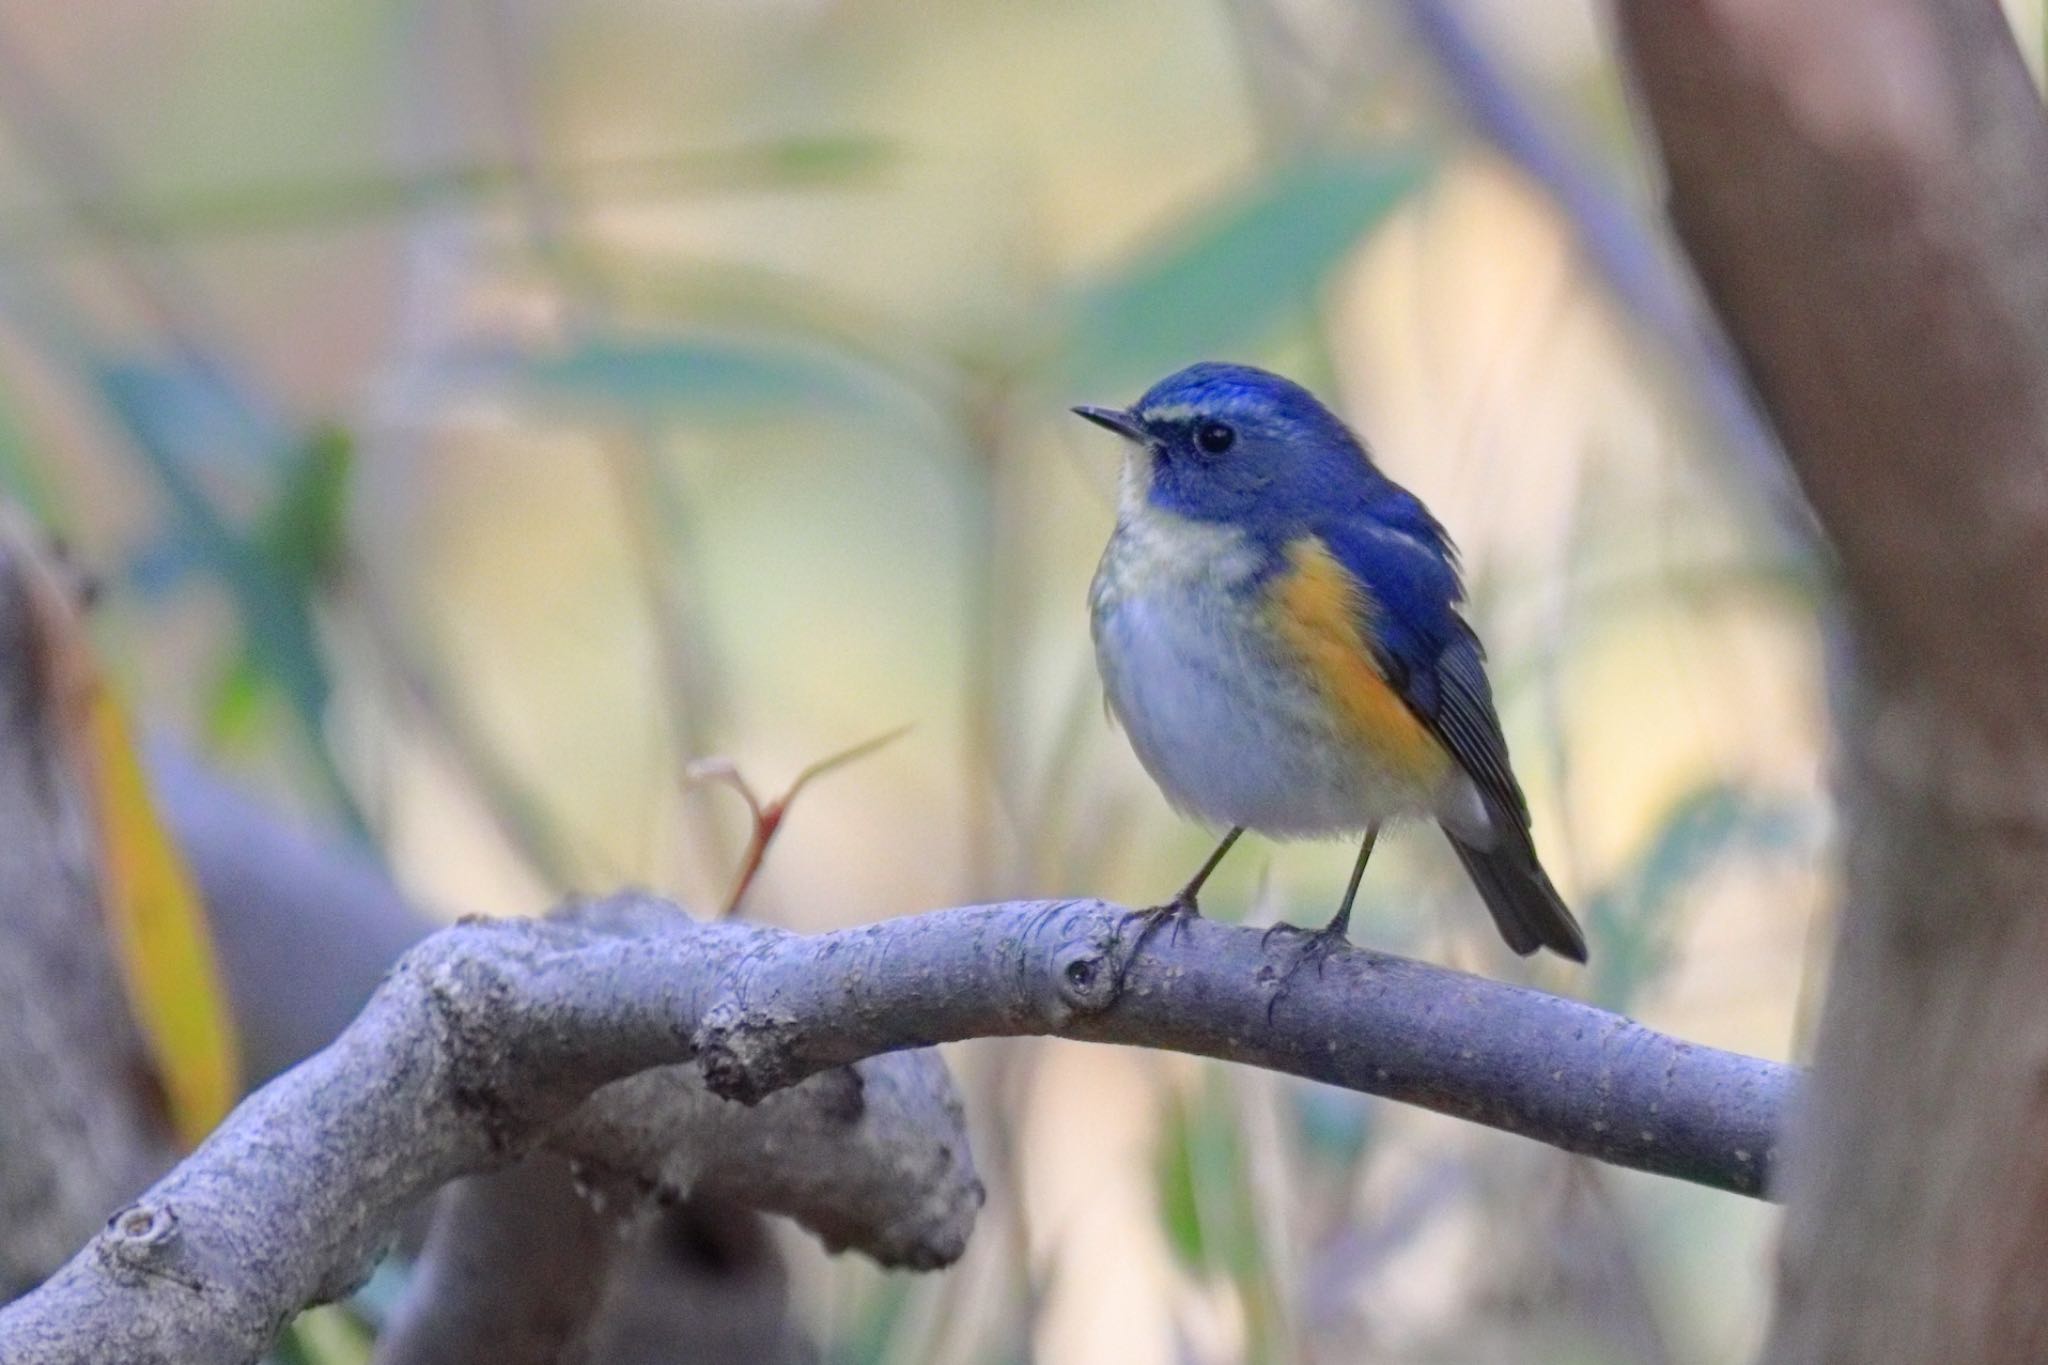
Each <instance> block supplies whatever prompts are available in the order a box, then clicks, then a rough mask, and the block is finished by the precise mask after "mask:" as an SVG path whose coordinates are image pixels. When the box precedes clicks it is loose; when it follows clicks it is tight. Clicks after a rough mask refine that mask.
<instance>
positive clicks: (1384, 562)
mask: <svg viewBox="0 0 2048 1365" xmlns="http://www.w3.org/2000/svg"><path fill="white" fill-rule="evenodd" d="M1317 532H1318V534H1319V535H1321V536H1322V538H1323V541H1324V543H1325V544H1327V545H1328V546H1329V547H1330V553H1331V554H1333V555H1335V556H1336V557H1337V559H1338V561H1339V562H1340V563H1342V564H1343V565H1344V567H1345V568H1346V569H1347V570H1349V571H1350V572H1351V574H1352V575H1353V576H1354V577H1356V578H1357V579H1358V580H1359V582H1361V583H1363V584H1364V585H1365V589H1366V594H1367V596H1368V597H1369V599H1370V601H1369V602H1368V603H1367V605H1366V611H1367V613H1368V616H1369V619H1368V620H1367V621H1365V622H1364V623H1363V624H1364V626H1365V630H1364V634H1365V636H1366V638H1367V639H1369V640H1371V641H1372V642H1373V653H1374V656H1375V658H1376V659H1377V660H1378V662H1379V665H1380V669H1381V671H1382V672H1383V673H1384V674H1385V675H1386V678H1387V681H1388V682H1389V684H1391V685H1392V686H1393V688H1394V690H1395V691H1396V692H1398V693H1399V694H1400V696H1401V699H1402V700H1403V701H1405V702H1406V703H1407V704H1408V708H1409V710H1411V711H1413V712H1414V713H1415V715H1416V717H1417V718H1418V719H1419V720H1421V721H1422V723H1423V724H1424V725H1426V726H1428V727H1429V730H1430V733H1431V734H1433V735H1435V736H1436V738H1437V740H1438V742H1440V743H1441V744H1442V745H1443V746H1444V748H1446V749H1448V750H1449V751H1450V753H1451V756H1452V757H1453V758H1455V759H1456V760H1457V762H1458V765H1459V766H1460V767H1461V768H1463V769H1464V770H1465V774H1466V776H1468V777H1470V778H1471V779H1472V783H1473V785H1474V786H1475V787H1477V788H1478V790H1479V796H1480V800H1481V801H1482V802H1483V803H1484V804H1485V806H1486V813H1487V824H1488V825H1489V827H1490V829H1489V831H1488V834H1487V835H1486V836H1485V837H1482V838H1478V839H1476V840H1473V841H1471V842H1468V838H1469V837H1470V836H1471V833H1472V832H1471V831H1469V830H1468V831H1466V832H1465V835H1464V836H1461V835H1460V833H1459V832H1458V831H1456V830H1452V829H1450V828H1448V827H1446V829H1445V830H1444V833H1445V834H1446V835H1448V836H1449V838H1450V841H1451V847H1452V849H1454V850H1455V851H1456V852H1457V855H1458V859H1459V861H1460V862H1462V863H1463V864H1464V865H1465V870H1466V872H1467V873H1469V874H1470V875H1471V877H1472V882H1473V885H1475V886H1476V887H1478V889H1479V895H1480V899H1481V900H1483V901H1485V902H1486V908H1487V910H1488V911H1490V912H1491V913H1492V915H1493V922H1494V924H1495V925H1496V926H1498V928H1499V929H1500V933H1501V937H1502V938H1504V939H1506V940H1507V943H1508V946H1509V947H1510V948H1513V949H1514V950H1515V951H1516V952H1518V953H1524V954H1526V953H1532V952H1534V951H1536V949H1537V948H1539V947H1542V948H1549V949H1551V950H1552V951H1553V952H1556V953H1559V954H1562V955H1563V956H1564V957H1567V958H1569V959H1571V960H1572V961H1574V962H1584V961H1585V960H1586V937H1585V935H1584V934H1583V933H1582V932H1581V931H1580V929H1579V926H1578V922H1577V921H1576V920H1574V919H1573V918H1572V913H1571V911H1570V910H1568V909H1566V908H1565V904H1564V901H1563V900H1562V899H1561V898H1560V897H1559V896H1558V894H1557V888H1556V887H1554V886H1552V885H1551V883H1550V878H1549V877H1548V876H1546V875H1545V874H1544V871H1543V865H1542V863H1541V862H1540V861H1539V860H1538V859H1537V856H1536V841H1535V839H1534V837H1533V836H1532V835H1531V833H1530V830H1529V804H1528V802H1527V801H1525V800H1523V799H1522V788H1521V785H1520V784H1519V783H1517V782H1516V781H1515V774H1514V771H1513V770H1512V769H1511V768H1510V767H1509V766H1508V742H1507V739H1506V737H1505V736H1503V735H1502V734H1501V729H1500V717H1499V716H1498V715H1496V714H1495V712H1494V709H1493V689H1492V688H1491V687H1489V686H1488V685H1487V682H1486V656H1485V651H1484V650H1482V649H1481V648H1480V645H1479V637H1477V636H1476V635H1474V634H1473V633H1472V629H1471V627H1470V626H1467V625H1466V624H1465V619H1464V617H1462V616H1460V615H1459V614H1458V603H1459V602H1460V601H1461V600H1463V598H1464V595H1465V591H1464V585H1463V584H1462V583H1460V582H1459V581H1458V563H1457V558H1456V554H1455V552H1454V551H1453V550H1452V548H1451V543H1450V541H1449V539H1448V538H1446V537H1445V535H1444V532H1443V528H1442V527H1441V526H1439V525H1437V523H1436V521H1435V520H1434V519H1433V518H1432V517H1431V516H1430V515H1429V513H1428V512H1427V511H1425V510H1423V507H1422V504H1421V503H1420V502H1418V501H1416V499H1415V498H1414V497H1413V496H1412V495H1410V494H1408V493H1406V492H1403V491H1401V490H1398V489H1395V490H1392V491H1391V493H1390V494H1389V496H1388V497H1385V498H1382V499H1381V500H1380V502H1379V503H1378V504H1377V505H1376V506H1374V507H1373V508H1372V509H1370V511H1369V512H1365V513H1354V514H1352V515H1350V516H1345V517H1332V518H1330V520H1329V523H1328V524H1326V525H1324V526H1321V527H1318V528H1317Z"/></svg>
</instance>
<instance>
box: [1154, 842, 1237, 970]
mask: <svg viewBox="0 0 2048 1365" xmlns="http://www.w3.org/2000/svg"><path fill="white" fill-rule="evenodd" d="M1243 833H1244V826H1243V825H1236V826H1233V827H1232V828H1231V831H1230V833H1228V834H1226V835H1224V836H1223V842H1222V843H1220V844H1218V845H1216V851H1215V852H1214V853H1211V854H1210V855H1209V857H1208V859H1207V861H1205V862H1204V863H1203V864H1202V865H1201V867H1199V868H1197V869H1196V870H1195V875H1194V876H1192V877H1190V878H1188V884H1187V885H1186V886H1183V887H1182V888H1181V889H1180V890H1179V891H1178V892H1176V893H1175V894H1174V897H1173V899H1172V900H1170V901H1168V902H1166V904H1164V905H1155V906H1153V907H1152V908H1151V909H1150V910H1141V911H1139V912H1138V916H1139V918H1140V919H1142V920H1143V921H1144V924H1143V926H1142V927H1140V929H1139V930H1138V943H1139V944H1143V943H1144V942H1145V940H1146V939H1147V938H1148V937H1150V936H1151V933H1152V931H1153V930H1154V929H1157V928H1158V927H1159V926H1160V925H1161V924H1164V923H1166V922H1168V921H1171V922H1172V924H1173V932H1174V934H1175V936H1176V937H1178V935H1179V934H1180V924H1181V921H1182V920H1184V919H1188V918H1190V917H1193V916H1198V915H1200V914H1201V913H1202V912H1201V911H1200V910H1199V909H1198V908H1196V905H1195V897H1197V896H1199V895H1200V894H1201V893H1202V883H1204V882H1206V881H1208V880H1209V874H1210V873H1212V872H1214V871H1215V870H1216V865H1217V864H1218V863H1220V862H1222V861H1223V855H1224V854H1226V853H1228V852H1230V846H1231V845H1232V844H1234V843H1236V842H1237V840H1238V836H1239V835H1241V834H1243Z"/></svg>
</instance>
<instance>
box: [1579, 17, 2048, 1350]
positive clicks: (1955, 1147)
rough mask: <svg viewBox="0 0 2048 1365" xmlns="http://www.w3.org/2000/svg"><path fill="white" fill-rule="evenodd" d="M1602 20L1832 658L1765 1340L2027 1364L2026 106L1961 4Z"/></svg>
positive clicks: (2047, 939) (2035, 1093)
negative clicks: (1737, 382)
mask: <svg viewBox="0 0 2048 1365" xmlns="http://www.w3.org/2000/svg"><path fill="white" fill-rule="evenodd" d="M1618 13H1619V17H1620V20H1621V30H1622V35H1623V38H1624V42H1625V47H1626V52H1627V57H1628V61H1629V63H1630V65H1631V67H1632V69H1633V74H1634V78H1635V82H1636V87H1637V89H1638V91H1639V94H1640V97H1641V101H1642V104H1643V107H1644V109H1645V110H1646V112H1647V114H1648V117H1649V120H1650V123H1651V124H1652V126H1653V127H1654V129H1655V132H1656V136H1657V140H1658V143H1659V145H1660V147H1661V148H1662V152H1663V157H1664V161H1665V164H1666V166H1667V168H1668V172H1669V179H1670V208H1671V215H1672V218H1673V220H1674V222H1675V223H1676V225H1677V227H1678V231H1679V234H1680V236H1681V237H1682V238H1683V240H1684V243H1685V245H1686V247H1687V249H1688V250H1689V252H1690V253H1691V255H1692V258H1693V260H1694V261H1695V263H1696V264H1697V266H1698V268H1699V273H1700V277H1701V280H1702V281H1703V283H1704V285H1705V287H1706V290H1707V292H1708V294H1709V296H1710V297H1711V299H1712V300H1713V302H1714V304H1715V306H1716V307H1717V308H1718V309H1719V311H1720V313H1721V315H1722V317H1723V319H1724V321H1725V322H1726V324H1727V326H1728V328H1729V331H1730V333H1731V335H1732V336H1733V337H1734V339H1735V341H1736V343H1737V344H1738V346H1739V348H1740V349H1741V351H1742V353H1743V355H1744V356H1745V358H1746V361H1747V364H1748V367H1749V370H1750V373H1751V375H1752V376H1753V378H1754V380H1755V383H1756V386H1757V388H1758V391H1759V392H1760V393H1761V395H1762V397H1763V399H1764V401H1765V404H1766V406H1767V407H1768V409H1769V411H1770V412H1771V414H1772V416H1773V418H1774V420H1775V422H1776V424H1777V427H1778V429H1779V432H1780V434H1781V435H1782V437H1783V440H1784V444H1785V448H1786V451H1787V454H1788V455H1789V456H1790V458H1791V460H1792V463H1793V466H1794V469H1795V471H1796V473H1797V474H1798V476H1799V478H1800V480H1801V482H1802V483H1803V485H1804V487H1805V490H1806V492H1807V495H1808V497H1809V498H1810V500H1811V502H1812V504H1813V507H1814V510H1815V512H1816V513H1817V514H1818V516H1819V518H1820V520H1821V522H1822V523H1823V525H1824V526H1825V528H1826V531H1827V533H1828V534H1829V536H1830V537H1831V539H1832V542H1833V544H1834V546H1835V548H1836V551H1837V552H1838V554H1839V556H1840V575H1841V582H1842V587H1843V590H1844V596H1845V599H1846V603H1847V607H1848V611H1849V614H1850V621H1851V625H1852V628H1853V631H1854V640H1855V651H1856V654H1857V656H1858V664H1859V674H1860V675H1859V678H1858V680H1857V685H1856V697H1855V699H1854V701H1853V703H1852V704H1851V705H1849V706H1848V707H1846V708H1844V709H1843V710H1842V712H1841V714H1839V715H1838V717H1837V726H1838V733H1839V738H1840V742H1841V750H1842V752H1841V759H1840V770H1841V771H1840V782H1841V786H1842V790H1843V804H1844V813H1845V839H1846V855H1847V856H1846V874H1847V880H1846V887H1845V899H1846V909H1845V911H1844V914H1843V919H1842V926H1841V931H1840V939H1839V942H1838V944H1837V947H1836V954H1835V959H1834V964H1833V971H1832V984H1831V988H1830V991H1829V994H1828V998H1827V1003H1826V1006H1825V1009H1824V1012H1823V1017H1822V1021H1821V1027H1820V1033H1819V1041H1818V1052H1817V1060H1816V1067H1815V1076H1814V1083H1813V1086H1812V1088H1811V1091H1810V1095H1809V1098H1808V1099H1807V1101H1806V1103H1805V1104H1804V1106H1803V1110H1804V1116H1803V1119H1802V1121H1801V1123H1800V1124H1799V1126H1798V1128H1797V1130H1796V1134H1795V1137H1794V1139H1793V1142H1792V1145H1791V1148H1790V1152H1789V1155H1788V1158H1787V1162H1786V1167H1785V1183H1784V1186H1783V1189H1784V1192H1785V1193H1786V1194H1787V1195H1788V1196H1789V1199H1790V1212H1789V1214H1788V1218H1787V1224H1786V1229H1785V1236H1784V1241H1783V1246H1782V1251H1781V1263H1780V1277H1779V1290H1780V1297H1779V1304H1778V1310H1777V1317H1776V1321H1775V1324H1774V1327H1773V1329H1772V1333H1771V1337H1770V1342H1769V1346H1768V1349H1767V1353H1766V1354H1767V1357H1768V1358H1769V1359H1772V1360H1774V1361H1784V1362H1805V1361H1843V1362H1855V1363H1856V1365H1883V1362H1890V1361H1899V1362H1905V1361H1913V1362H1923V1361H1930V1360H1968V1361H1972V1362H1980V1363H1986V1365H2000V1363H2001V1362H2014V1363H2015V1365H2017V1362H2021V1361H2027V1362H2033V1361H2039V1360H2042V1359H2048V1295H2044V1294H2043V1293H2042V1292H2041V1285H2042V1284H2043V1283H2044V1282H2048V994H2044V991H2043V982H2044V981H2048V591H2044V589H2048V121H2044V119H2043V116H2042V110H2041V104H2040V100H2039V97H2038V96H2037V94H2036V93H2035V91H2034V89H2033V86H2032V84H2031V83H2030V81H2029V79H2028V77H2027V73H2026V70H2025V67H2024V65H2023V63H2022V62H2021V59H2020V55H2019V52H2018V51H2017V49H2016V48H2015V46H2014V44H2013V40H2012V35H2011V33H2010V31H2009V30H2008V28H2007V26H2006V23H2005V20H2004V17H2003V15H2002V13H2001V12H2000V10H1999V8H1998V6H1997V5H1996V4H1995V3H1993V0H1952V2H1951V3H1936V0H1802V3H1799V4H1775V3H1758V0H1622V3H1621V4H1620V5H1619V10H1618Z"/></svg>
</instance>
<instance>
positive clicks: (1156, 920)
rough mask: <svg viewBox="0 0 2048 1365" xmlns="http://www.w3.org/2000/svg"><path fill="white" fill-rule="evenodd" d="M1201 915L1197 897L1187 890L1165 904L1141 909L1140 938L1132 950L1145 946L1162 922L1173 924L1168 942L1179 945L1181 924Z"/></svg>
mask: <svg viewBox="0 0 2048 1365" xmlns="http://www.w3.org/2000/svg"><path fill="white" fill-rule="evenodd" d="M1201 915H1202V912H1201V911H1200V910H1199V909H1197V908H1196V907H1195V898H1194V897H1193V896H1190V895H1188V894H1187V893H1186V892H1185V891H1183V892H1182V893H1181V894H1179V895H1178V896H1175V897H1174V898H1173V899H1172V900H1170V901H1167V902H1166V903H1165V904H1164V905H1155V906H1153V907H1152V908H1150V909H1149V910H1140V911H1139V912H1138V919H1139V920H1140V921H1141V923H1140V924H1139V926H1138V938H1137V942H1135V943H1133V944H1132V945H1131V951H1132V952H1134V953H1135V952H1136V951H1138V949H1140V948H1142V947H1144V946H1145V940H1146V939H1148V938H1150V937H1152V934H1153V931H1154V930H1156V929H1158V928H1159V926H1160V925H1162V924H1168V925H1171V926H1172V934H1171V936H1170V937H1169V938H1168V939H1167V942H1168V943H1169V944H1172V945H1176V946H1177V945H1178V944H1179V943H1180V928H1181V926H1182V925H1183V924H1185V923H1187V922H1188V921H1189V920H1191V919H1199V918H1201Z"/></svg>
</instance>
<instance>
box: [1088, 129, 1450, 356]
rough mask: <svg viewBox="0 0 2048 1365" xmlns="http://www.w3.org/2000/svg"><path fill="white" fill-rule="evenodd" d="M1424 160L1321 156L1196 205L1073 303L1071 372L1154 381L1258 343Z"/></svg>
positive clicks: (1293, 310)
mask: <svg viewBox="0 0 2048 1365" xmlns="http://www.w3.org/2000/svg"><path fill="white" fill-rule="evenodd" d="M1429 169H1430V159H1429V158H1428V157H1427V156H1425V155H1424V154H1422V153H1421V152H1419V151H1416V150H1404V151H1399V152H1392V153H1383V154H1376V155H1366V154H1351V155H1344V156H1338V155H1329V154H1323V155H1317V156H1313V157H1309V158H1307V159H1304V160H1301V161H1297V162H1295V163H1293V164H1291V165H1288V166H1284V167H1281V168H1279V169H1278V170H1276V171H1274V172H1273V173H1272V174H1271V175H1269V176H1268V177H1267V178H1266V179H1264V180H1263V181H1261V182H1259V183H1257V184H1255V185H1253V186H1252V187H1251V188H1250V189H1249V190H1247V191H1244V192H1242V193H1240V194H1237V195H1234V196H1232V197H1230V198H1228V199H1226V200H1224V201H1223V202H1221V203H1219V204H1216V205H1214V206H1212V207H1210V208H1209V209H1207V210H1206V211H1204V212H1200V213H1198V214H1197V215H1196V216H1195V217H1194V218H1193V220H1192V221H1189V222H1186V223H1184V224H1182V225H1180V226H1179V227H1178V228H1177V229H1176V230H1175V231H1173V232H1172V233H1171V234H1170V235H1169V236H1168V237H1167V238H1166V239H1165V240H1163V241H1161V242H1160V243H1159V244H1158V245H1156V246H1154V247H1152V248H1151V249H1149V250H1146V251H1143V252H1141V253H1140V254H1139V255H1138V256H1137V258H1136V259H1134V260H1133V261H1132V262H1131V263H1130V264H1129V265H1128V266H1126V267H1125V269H1124V270H1123V271H1121V272H1120V273H1119V274H1117V275H1115V276H1113V277H1111V278H1109V279H1106V280H1104V281H1102V282H1101V283H1099V284H1097V285H1095V286H1094V287H1093V288H1091V289H1089V290H1087V291H1085V292H1084V293H1082V294H1081V295H1080V297H1079V298H1077V299H1076V300H1074V303H1073V311H1072V317H1071V322H1070V326H1069V329H1068V366H1069V370H1070V372H1071V376H1070V377H1073V378H1086V379H1089V380H1092V381H1096V382H1111V381H1119V380H1138V379H1148V378H1155V377H1157V376H1158V375H1159V374H1162V373H1164V372H1166V371H1167V370H1170V369H1174V368H1176V367H1178V366H1181V365H1185V364H1188V363H1191V362H1193V361H1196V360H1203V359H1210V358H1214V357H1218V356H1224V355H1228V354H1230V353H1233V352H1238V351H1242V350H1244V349H1246V348H1249V347H1252V346H1254V345H1256V344H1257V343H1258V342H1260V341H1262V340H1264V339H1266V338H1267V337H1268V336H1269V335H1270V334H1271V333H1272V332H1273V331H1275V330H1276V329H1277V328H1278V326H1279V325H1280V324H1281V323H1283V322H1285V321H1287V320H1288V319H1290V318H1292V317H1294V316H1296V315H1297V314H1299V313H1300V312H1301V311H1302V310H1303V309H1304V308H1306V307H1307V306H1308V305H1309V304H1311V303H1312V302H1313V300H1314V298H1315V295H1316V291H1317V290H1318V289H1319V288H1320V287H1321V286H1322V284H1323V281H1324V280H1325V279H1327V278H1328V276H1329V274H1330V272H1331V271H1332V270H1334V269H1335V268H1336V267H1337V265H1338V264H1339V263H1341V262H1342V261H1343V259H1344V258H1345V256H1346V255H1347V254H1349V252H1350V250H1351V248H1352V247H1353V246H1354V245H1355V244H1356V243H1357V242H1358V240H1359V239H1360V238H1361V237H1363V236H1364V235H1365V234H1366V233H1368V232H1369V231H1371V230H1372V229H1373V228H1374V227H1376V226H1377V225H1378V224H1379V223H1381V222H1382V221H1384V220H1385V219H1386V217H1387V215H1388V214H1389V213H1391V212H1392V211H1393V210H1394V209H1395V208H1396V207H1397V206H1398V205H1399V204H1400V203H1401V201H1402V200H1403V199H1405V198H1406V197H1407V196H1408V195H1409V194H1410V193H1411V192H1412V191H1414V190H1415V188H1416V187H1417V186H1419V185H1421V184H1422V182H1423V180H1424V179H1425V178H1426V177H1427V175H1428V173H1429Z"/></svg>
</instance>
